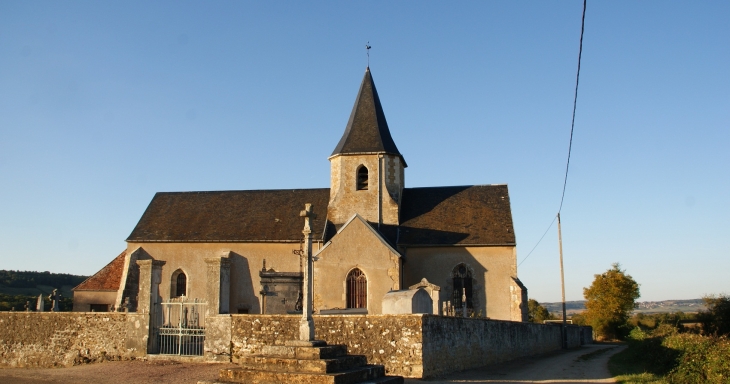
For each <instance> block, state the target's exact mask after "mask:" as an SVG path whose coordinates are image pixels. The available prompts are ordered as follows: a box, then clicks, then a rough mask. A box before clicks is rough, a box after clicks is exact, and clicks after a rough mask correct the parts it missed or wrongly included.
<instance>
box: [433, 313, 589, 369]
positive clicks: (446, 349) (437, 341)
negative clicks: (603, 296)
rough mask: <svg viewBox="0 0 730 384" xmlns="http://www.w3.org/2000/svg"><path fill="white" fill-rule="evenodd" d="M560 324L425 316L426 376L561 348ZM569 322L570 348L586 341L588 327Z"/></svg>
mask: <svg viewBox="0 0 730 384" xmlns="http://www.w3.org/2000/svg"><path fill="white" fill-rule="evenodd" d="M560 328H561V327H560V326H559V325H549V324H533V323H520V322H512V321H500V320H486V319H473V318H461V317H437V316H424V318H423V366H424V372H423V377H433V376H438V375H442V374H446V373H449V372H455V371H462V370H466V369H471V368H477V367H481V366H484V365H489V364H495V363H500V362H504V361H508V360H512V359H515V358H518V357H524V356H531V355H538V354H541V353H547V352H550V351H555V350H559V349H560V348H561V340H560V338H561V336H560V332H561V331H560ZM586 329H587V330H588V334H592V333H591V332H592V331H591V328H590V327H579V326H572V325H571V326H568V327H567V333H568V348H577V347H579V346H580V345H581V344H582V341H583V343H585V342H589V343H592V342H593V340H592V339H590V340H589V341H588V340H586V339H583V340H582V339H581V335H583V334H584V330H586Z"/></svg>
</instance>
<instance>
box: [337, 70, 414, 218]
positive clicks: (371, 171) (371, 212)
mask: <svg viewBox="0 0 730 384" xmlns="http://www.w3.org/2000/svg"><path fill="white" fill-rule="evenodd" d="M329 161H330V201H329V207H328V210H327V217H328V219H329V220H330V221H331V222H332V223H333V224H335V225H336V226H339V225H341V224H344V223H345V222H346V221H347V220H349V219H350V218H351V217H352V216H353V215H354V214H356V213H357V214H359V215H360V216H362V217H363V218H364V219H365V220H367V221H368V222H370V223H373V224H377V225H378V227H379V226H380V225H381V224H384V225H398V224H399V222H398V217H399V210H400V204H401V198H402V196H403V188H404V186H405V181H404V176H405V175H404V168H405V167H407V165H406V162H405V160H404V159H403V155H401V153H400V152H399V151H398V148H397V147H396V146H395V142H393V138H392V137H391V136H390V130H389V129H388V122H387V121H386V120H385V114H384V113H383V107H382V106H381V105H380V99H379V98H378V92H377V90H376V89H375V83H374V82H373V77H372V75H371V74H370V68H369V67H368V68H367V69H366V70H365V76H364V77H363V79H362V84H360V90H359V91H358V93H357V98H356V99H355V105H354V106H353V108H352V113H351V114H350V120H349V121H348V122H347V128H346V129H345V133H344V134H343V135H342V138H341V139H340V142H339V143H338V144H337V147H336V148H335V150H334V151H333V152H332V155H331V156H330V157H329Z"/></svg>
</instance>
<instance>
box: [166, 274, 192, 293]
mask: <svg viewBox="0 0 730 384" xmlns="http://www.w3.org/2000/svg"><path fill="white" fill-rule="evenodd" d="M171 280H172V281H171V283H172V284H170V296H172V297H180V296H187V295H188V277H187V276H186V275H185V272H183V271H182V270H181V269H178V270H177V271H175V272H173V273H172V279H171Z"/></svg>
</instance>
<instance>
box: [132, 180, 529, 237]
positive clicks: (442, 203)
mask: <svg viewBox="0 0 730 384" xmlns="http://www.w3.org/2000/svg"><path fill="white" fill-rule="evenodd" d="M328 202H329V189H327V188H322V189H292V190H258V191H220V192H176V193H175V192H161V193H157V194H156V195H155V197H154V198H153V199H152V202H151V203H150V205H149V207H147V210H146V211H145V213H144V214H143V215H142V218H141V219H140V221H139V223H138V224H137V226H136V227H135V228H134V231H132V234H131V235H130V236H129V238H128V239H127V241H130V242H154V241H163V242H170V241H181V242H198V241H200V242H220V241H228V242H265V241H277V242H283V241H290V242H299V241H300V240H301V239H302V226H303V220H302V219H301V218H300V217H299V212H300V211H301V210H302V209H303V207H304V204H305V203H312V204H313V210H314V212H315V213H316V214H317V218H316V219H314V220H313V221H312V230H313V235H314V238H315V239H321V238H322V231H323V230H324V229H325V220H326V215H327V204H328ZM326 224H327V228H328V229H327V236H326V237H325V241H326V240H329V238H331V237H332V236H333V235H334V234H335V232H336V230H337V228H335V226H334V225H332V223H331V222H329V221H327V223H326ZM373 226H374V228H377V225H373ZM380 232H381V234H382V235H383V237H384V238H385V239H387V240H388V241H389V242H390V243H391V244H395V243H396V241H397V244H399V245H413V246H418V245H513V244H515V235H514V230H513V226H512V214H511V211H510V202H509V194H508V191H507V186H506V185H477V186H462V187H432V188H406V189H405V190H404V192H403V203H402V207H401V225H400V226H399V227H396V226H389V225H381V228H380Z"/></svg>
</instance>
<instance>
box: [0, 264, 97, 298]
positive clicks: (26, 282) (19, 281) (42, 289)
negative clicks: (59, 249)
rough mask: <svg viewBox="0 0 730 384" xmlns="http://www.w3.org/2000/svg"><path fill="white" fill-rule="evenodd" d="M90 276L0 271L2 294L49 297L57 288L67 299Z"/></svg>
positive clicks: (0, 289) (0, 291) (0, 290)
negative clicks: (72, 290) (42, 295)
mask: <svg viewBox="0 0 730 384" xmlns="http://www.w3.org/2000/svg"><path fill="white" fill-rule="evenodd" d="M87 277H88V276H79V275H70V274H67V273H51V272H48V271H46V272H32V271H6V270H0V293H3V294H6V295H26V296H38V295H40V294H44V295H48V294H49V293H51V291H53V289H54V288H57V289H59V290H60V291H61V294H63V295H64V296H66V297H71V296H72V292H71V289H73V288H74V287H75V286H77V285H79V284H81V282H82V281H84V280H86V278H87Z"/></svg>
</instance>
